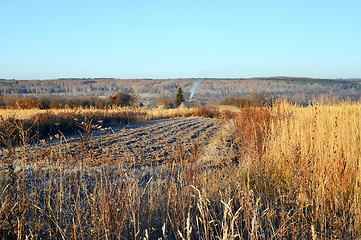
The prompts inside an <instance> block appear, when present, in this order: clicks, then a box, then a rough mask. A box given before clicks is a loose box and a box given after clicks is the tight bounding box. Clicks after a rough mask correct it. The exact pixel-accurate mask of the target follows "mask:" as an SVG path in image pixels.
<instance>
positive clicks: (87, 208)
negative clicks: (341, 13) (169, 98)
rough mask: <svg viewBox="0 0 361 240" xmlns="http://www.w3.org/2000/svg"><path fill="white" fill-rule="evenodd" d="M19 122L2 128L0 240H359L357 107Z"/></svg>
mask: <svg viewBox="0 0 361 240" xmlns="http://www.w3.org/2000/svg"><path fill="white" fill-rule="evenodd" d="M67 111H68V112H67ZM30 113H31V111H29V112H28V113H27V114H30ZM34 113H36V111H33V112H32V114H33V115H32V116H36V115H34ZM44 114H45V115H44ZM67 114H68V115H67ZM10 115H11V114H10ZM57 115H59V116H60V117H61V118H57ZM18 116H20V115H18ZM22 116H30V117H29V118H25V117H24V118H23V119H24V121H23V120H20V119H15V120H11V118H8V121H7V120H2V122H1V123H2V125H1V124H0V139H1V141H2V145H3V146H4V148H2V149H1V151H0V157H1V169H0V170H1V175H0V176H1V177H0V189H3V190H2V192H1V193H0V236H2V237H3V238H10V237H12V238H16V237H19V236H22V237H23V238H29V239H31V238H34V239H36V238H39V239H40V238H43V239H46V238H50V237H52V238H61V239H106V238H109V239H110V238H111V239H135V238H139V239H143V238H145V239H159V238H162V239H359V238H360V237H361V230H360V229H361V197H360V196H361V171H360V161H361V158H360V156H361V121H360V116H361V104H360V103H351V102H343V103H339V104H333V105H329V104H323V103H321V104H320V103H313V104H312V105H309V106H307V107H302V106H298V105H293V104H289V103H287V102H285V101H280V102H277V103H275V104H274V105H273V106H272V107H270V106H267V107H244V108H240V109H239V108H228V109H225V108H212V107H201V108H184V109H171V110H167V109H153V110H137V109H113V110H101V111H96V110H86V109H77V110H65V111H64V110H62V111H59V112H57V110H56V111H55V110H54V112H48V113H46V112H45V113H44V112H41V113H40V115H39V116H41V117H40V118H39V117H38V118H34V117H32V116H31V114H30V115H26V114H25V115H22ZM74 118H76V120H74ZM162 118H163V119H162ZM164 118H166V119H164ZM211 118H213V119H211ZM31 119H38V120H37V121H44V122H43V123H44V126H45V125H46V124H45V123H48V125H49V126H50V125H56V128H51V129H52V130H54V132H52V135H51V138H50V137H48V138H46V139H39V141H37V142H32V143H29V142H27V141H26V140H27V139H28V137H29V136H28V135H27V134H28V133H30V132H28V131H27V129H25V128H24V127H26V125H24V124H22V123H25V122H26V121H29V120H31ZM45 120H46V121H45ZM60 120H61V121H62V122H59V121H60ZM113 120H115V122H111V121H113ZM72 121H73V122H72ZM106 121H109V123H112V127H110V128H109V127H103V126H100V125H101V124H103V123H104V122H106ZM69 123H71V124H73V125H72V126H73V127H78V128H77V131H74V130H75V129H73V132H71V134H69V135H66V134H64V135H63V134H62V132H56V130H57V129H63V128H61V126H62V124H64V125H63V126H64V127H65V126H66V125H67V124H69ZM48 125H46V126H48ZM31 126H32V125H31ZM49 129H50V128H49ZM12 130H14V131H12ZM10 133H12V134H15V136H14V138H13V135H9V134H10ZM75 133H78V134H75ZM6 136H11V138H6ZM9 139H14V141H16V145H12V144H15V142H11V141H8V140H9ZM6 143H10V144H6ZM109 236H112V237H109Z"/></svg>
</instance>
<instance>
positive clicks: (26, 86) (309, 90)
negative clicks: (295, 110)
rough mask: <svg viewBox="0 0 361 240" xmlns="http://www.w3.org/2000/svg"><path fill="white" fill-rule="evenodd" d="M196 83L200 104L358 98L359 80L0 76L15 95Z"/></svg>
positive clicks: (140, 91) (168, 92) (141, 93)
mask: <svg viewBox="0 0 361 240" xmlns="http://www.w3.org/2000/svg"><path fill="white" fill-rule="evenodd" d="M195 82H200V84H199V86H198V88H197V90H196V93H195V95H194V99H193V101H198V102H199V103H201V104H204V103H207V102H214V101H217V100H220V99H224V98H230V97H244V96H249V95H252V94H261V95H263V96H265V97H268V98H285V99H288V100H290V101H293V102H297V103H307V102H308V101H317V100H319V99H320V98H321V97H322V98H324V99H350V100H359V99H360V97H361V85H360V83H361V79H315V78H295V77H262V78H261V77H260V78H232V79H228V78H222V79H220V78H185V79H114V78H60V79H54V80H8V79H0V93H1V94H2V95H3V96H6V95H16V96H18V97H32V96H36V97H50V96H56V97H81V96H82V97H84V96H87V97H100V98H102V97H104V98H106V97H108V96H111V95H114V94H116V93H118V92H123V93H130V94H134V95H137V97H138V99H139V100H141V101H148V102H156V101H157V100H159V99H162V98H172V97H175V96H176V94H177V90H178V88H179V87H181V88H182V89H183V94H184V97H185V98H186V99H188V98H189V96H190V92H191V89H192V88H193V83H195Z"/></svg>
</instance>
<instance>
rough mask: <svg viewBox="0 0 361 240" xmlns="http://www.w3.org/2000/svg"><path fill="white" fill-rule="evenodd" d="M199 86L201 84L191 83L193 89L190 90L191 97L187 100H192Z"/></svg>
mask: <svg viewBox="0 0 361 240" xmlns="http://www.w3.org/2000/svg"><path fill="white" fill-rule="evenodd" d="M199 84H201V82H194V83H193V88H192V90H191V95H190V96H189V100H192V98H193V96H194V94H195V93H196V91H197V87H198V86H199Z"/></svg>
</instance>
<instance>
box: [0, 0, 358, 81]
mask: <svg viewBox="0 0 361 240" xmlns="http://www.w3.org/2000/svg"><path fill="white" fill-rule="evenodd" d="M360 12H361V1H356V0H355V1H348V0H344V1H340V0H338V1H331V0H329V1H323V0H319V1H318V0H312V1H311V0H303V1H301V0H288V1H286V0H285V1H277V0H274V1H268V0H258V1H254V0H252V1H251V0H249V1H229V0H222V1H220V0H219V1H203V0H201V1H197V0H163V1H160V0H152V1H151V0H148V1H145V0H143V1H140V0H129V1H121V0H119V1H111V0H104V1H99V0H96V1H91V0H87V1H85V0H72V1H70V0H62V1H60V0H44V1H36V0H3V1H1V2H0V24H1V28H0V31H1V35H0V78H7V79H13V78H15V79H53V78H60V77H79V78H81V77H115V78H178V77H257V76H280V75H282V76H308V77H320V78H322V77H326V78H351V77H361V14H360Z"/></svg>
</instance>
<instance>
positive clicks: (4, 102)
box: [0, 92, 137, 109]
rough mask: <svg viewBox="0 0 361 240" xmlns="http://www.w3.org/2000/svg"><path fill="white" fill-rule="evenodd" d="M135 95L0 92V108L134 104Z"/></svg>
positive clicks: (51, 107) (99, 106)
mask: <svg viewBox="0 0 361 240" xmlns="http://www.w3.org/2000/svg"><path fill="white" fill-rule="evenodd" d="M136 102H137V97H136V95H134V94H128V93H123V92H119V93H117V94H115V95H112V96H108V97H107V98H99V97H84V96H82V97H57V96H52V97H40V98H37V97H35V96H33V97H19V96H18V95H6V96H2V95H1V94H0V107H1V108H16V109H32V108H38V109H60V108H76V107H84V108H87V107H94V108H99V109H104V108H108V107H111V106H120V107H123V106H134V105H135V104H136Z"/></svg>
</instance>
